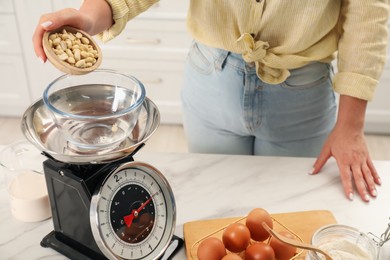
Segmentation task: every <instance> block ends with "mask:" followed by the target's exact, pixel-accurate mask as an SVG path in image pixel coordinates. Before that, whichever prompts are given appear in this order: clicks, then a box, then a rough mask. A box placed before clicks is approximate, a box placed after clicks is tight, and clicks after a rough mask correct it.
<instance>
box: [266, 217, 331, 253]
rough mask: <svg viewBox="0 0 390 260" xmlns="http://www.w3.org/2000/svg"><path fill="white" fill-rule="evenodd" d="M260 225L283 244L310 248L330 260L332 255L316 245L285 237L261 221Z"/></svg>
mask: <svg viewBox="0 0 390 260" xmlns="http://www.w3.org/2000/svg"><path fill="white" fill-rule="evenodd" d="M262 225H263V227H264V228H265V230H267V232H268V233H270V235H272V236H273V237H274V238H276V239H278V240H280V241H281V242H283V243H285V244H288V245H291V246H294V247H298V248H303V249H306V250H311V251H316V252H318V253H321V254H323V255H324V256H325V259H326V260H332V257H330V256H329V255H328V254H327V253H326V252H324V251H323V250H321V249H319V248H318V247H315V246H313V245H311V244H307V243H304V242H301V241H298V240H295V239H291V238H288V237H285V236H283V235H281V234H279V233H277V232H276V231H274V230H273V229H271V228H270V227H269V226H268V225H267V223H265V222H263V223H262Z"/></svg>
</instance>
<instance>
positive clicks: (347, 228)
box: [311, 224, 378, 254]
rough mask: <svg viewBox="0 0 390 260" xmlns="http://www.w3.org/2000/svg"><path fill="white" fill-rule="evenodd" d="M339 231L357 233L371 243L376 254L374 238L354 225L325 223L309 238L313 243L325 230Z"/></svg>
mask: <svg viewBox="0 0 390 260" xmlns="http://www.w3.org/2000/svg"><path fill="white" fill-rule="evenodd" d="M339 231H347V232H352V233H354V234H358V235H359V236H362V237H363V238H364V239H365V240H366V241H367V242H368V243H372V244H371V245H372V246H373V248H374V249H375V250H376V252H375V253H376V254H378V246H377V245H376V244H375V241H374V240H372V239H370V237H369V236H368V235H367V233H365V232H362V231H360V230H359V229H357V228H355V227H352V226H348V225H343V224H329V225H325V226H323V227H321V228H319V229H318V230H317V231H316V232H314V234H313V236H312V238H311V243H312V244H313V245H314V242H315V241H314V240H315V238H316V237H317V236H319V235H320V234H321V233H322V232H326V233H327V232H339ZM326 233H325V234H326ZM314 254H316V253H314Z"/></svg>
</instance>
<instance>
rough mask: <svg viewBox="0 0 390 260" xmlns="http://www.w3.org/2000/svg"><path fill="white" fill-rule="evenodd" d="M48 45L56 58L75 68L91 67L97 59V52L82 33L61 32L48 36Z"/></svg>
mask: <svg viewBox="0 0 390 260" xmlns="http://www.w3.org/2000/svg"><path fill="white" fill-rule="evenodd" d="M49 45H50V47H51V48H52V49H53V52H54V53H55V54H56V55H57V56H58V58H59V59H60V60H62V61H64V62H67V63H68V64H70V65H72V66H75V67H77V68H88V67H92V66H93V65H94V64H95V63H96V61H97V59H98V58H99V54H98V51H97V50H96V49H95V48H94V47H93V46H92V45H91V44H90V41H89V39H88V38H87V37H85V36H84V35H83V34H82V33H80V32H76V33H71V32H67V31H66V30H65V29H63V30H62V32H57V33H52V34H50V35H49Z"/></svg>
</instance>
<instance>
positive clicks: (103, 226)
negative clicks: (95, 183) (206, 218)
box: [90, 162, 176, 259]
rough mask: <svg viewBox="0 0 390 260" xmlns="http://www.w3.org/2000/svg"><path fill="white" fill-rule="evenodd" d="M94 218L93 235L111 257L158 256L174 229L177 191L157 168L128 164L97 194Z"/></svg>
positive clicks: (94, 200)
mask: <svg viewBox="0 0 390 260" xmlns="http://www.w3.org/2000/svg"><path fill="white" fill-rule="evenodd" d="M90 217H91V221H90V222H91V229H92V233H93V236H94V238H95V240H96V242H97V244H98V246H99V248H100V250H101V251H102V253H103V254H104V255H105V256H106V257H108V258H109V259H118V258H119V259H157V258H158V257H160V256H161V255H162V254H163V253H164V251H165V249H166V248H167V246H168V245H169V243H170V241H171V238H172V236H173V232H174V227H175V217H176V211H175V202H174V197H173V193H172V190H171V188H170V186H169V184H168V182H167V181H166V179H165V178H164V176H163V175H162V174H161V173H160V172H159V171H158V170H157V169H155V168H153V167H152V166H150V165H148V164H145V163H141V162H129V163H125V164H123V165H121V166H119V167H118V168H117V169H116V170H114V171H113V172H111V173H110V174H109V175H108V176H107V177H106V178H105V180H104V181H103V182H102V184H101V186H100V188H99V189H98V190H97V191H96V192H95V194H94V195H93V197H92V200H91V208H90Z"/></svg>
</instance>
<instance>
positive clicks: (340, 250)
mask: <svg viewBox="0 0 390 260" xmlns="http://www.w3.org/2000/svg"><path fill="white" fill-rule="evenodd" d="M311 244H312V245H314V246H317V247H319V248H321V249H322V250H324V251H325V252H327V253H328V254H329V255H330V256H331V257H332V258H333V259H334V260H339V259H340V260H341V259H342V260H349V259H351V260H376V259H377V257H378V254H379V249H378V247H377V245H376V243H375V241H374V240H373V239H372V238H370V237H369V236H368V235H367V234H365V233H362V232H360V231H359V230H358V229H356V228H353V227H350V226H346V225H339V224H332V225H327V226H324V227H322V228H320V229H318V230H317V231H316V232H315V233H314V235H313V237H312V239H311ZM322 259H325V257H324V256H323V255H322V254H320V253H316V252H314V251H308V253H307V255H306V260H322Z"/></svg>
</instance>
